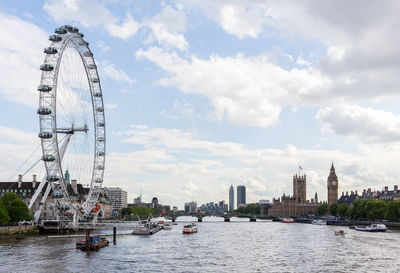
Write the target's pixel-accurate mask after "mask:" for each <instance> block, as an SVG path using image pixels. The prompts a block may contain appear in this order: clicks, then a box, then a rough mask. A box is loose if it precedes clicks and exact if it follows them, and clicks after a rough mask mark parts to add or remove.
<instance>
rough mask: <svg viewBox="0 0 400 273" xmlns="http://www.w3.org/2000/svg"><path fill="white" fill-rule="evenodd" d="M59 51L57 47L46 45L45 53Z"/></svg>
mask: <svg viewBox="0 0 400 273" xmlns="http://www.w3.org/2000/svg"><path fill="white" fill-rule="evenodd" d="M57 52H58V51H57V49H56V48H55V47H51V46H49V47H46V48H45V49H44V53H46V54H56V53H57Z"/></svg>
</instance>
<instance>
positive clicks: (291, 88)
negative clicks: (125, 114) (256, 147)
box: [136, 47, 330, 127]
mask: <svg viewBox="0 0 400 273" xmlns="http://www.w3.org/2000/svg"><path fill="white" fill-rule="evenodd" d="M136 58H138V59H143V58H145V59H148V60H150V61H152V62H154V63H155V64H157V65H158V66H159V67H161V68H162V69H163V70H165V71H166V72H167V75H168V77H167V78H163V79H161V81H160V84H161V85H164V86H175V87H178V88H179V89H180V90H181V91H183V92H184V93H197V94H202V95H205V96H206V97H208V98H209V100H210V102H211V104H212V105H213V106H214V109H215V116H216V118H217V119H219V120H224V119H227V120H228V121H230V122H231V123H233V124H236V125H249V126H260V127H266V126H269V125H272V124H275V123H277V122H278V120H279V115H280V112H281V105H282V104H284V105H286V104H289V105H290V104H297V103H302V104H308V103H311V102H312V100H321V99H323V97H324V96H323V93H324V90H325V89H326V88H327V86H329V84H330V82H329V80H328V79H326V78H324V77H322V76H321V75H319V74H318V73H317V72H314V71H312V70H308V69H307V70H306V69H303V70H299V69H292V70H284V69H282V68H280V67H279V66H277V65H275V64H274V63H273V62H271V61H270V60H269V58H268V57H267V56H266V55H260V56H255V57H248V58H245V57H244V56H243V55H242V54H237V55H236V56H234V57H225V58H224V57H219V56H218V55H212V56H210V58H209V59H208V60H203V59H199V58H197V57H196V56H191V58H190V59H189V60H186V59H183V58H180V57H179V56H177V55H176V54H175V53H167V52H165V51H163V50H162V49H160V48H155V47H153V48H150V49H148V50H146V51H144V50H139V51H138V52H136Z"/></svg>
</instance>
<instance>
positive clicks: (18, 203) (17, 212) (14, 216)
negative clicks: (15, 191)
mask: <svg viewBox="0 0 400 273" xmlns="http://www.w3.org/2000/svg"><path fill="white" fill-rule="evenodd" d="M8 215H9V216H10V221H11V222H12V223H18V222H19V221H22V220H30V219H31V216H30V215H29V209H28V206H27V205H26V204H25V203H24V202H23V201H22V200H21V199H19V198H18V199H16V200H14V201H12V202H11V204H10V206H9V207H8Z"/></svg>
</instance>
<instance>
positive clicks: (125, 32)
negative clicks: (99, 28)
mask: <svg viewBox="0 0 400 273" xmlns="http://www.w3.org/2000/svg"><path fill="white" fill-rule="evenodd" d="M105 27H106V29H107V30H108V32H109V33H110V34H111V35H112V36H115V37H118V38H121V39H127V38H129V37H131V36H134V35H135V34H136V32H137V31H138V30H139V28H140V24H139V23H138V22H136V20H135V19H133V17H132V15H130V14H129V13H127V14H126V17H125V19H124V21H123V23H122V24H121V25H118V24H114V23H113V24H107V25H106V26H105Z"/></svg>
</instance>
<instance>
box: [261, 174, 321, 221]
mask: <svg viewBox="0 0 400 273" xmlns="http://www.w3.org/2000/svg"><path fill="white" fill-rule="evenodd" d="M272 202H273V205H272V208H271V209H269V211H268V214H269V215H274V216H302V215H303V216H306V215H308V214H315V212H316V211H317V207H318V205H319V204H320V203H318V196H317V193H315V198H312V199H311V200H307V176H306V175H305V174H304V175H300V174H299V175H297V174H296V175H294V176H293V196H286V195H285V194H283V195H282V197H281V198H277V199H275V198H273V199H272Z"/></svg>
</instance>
